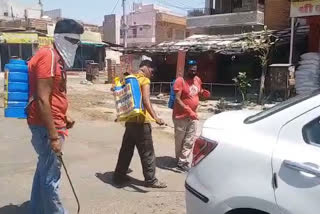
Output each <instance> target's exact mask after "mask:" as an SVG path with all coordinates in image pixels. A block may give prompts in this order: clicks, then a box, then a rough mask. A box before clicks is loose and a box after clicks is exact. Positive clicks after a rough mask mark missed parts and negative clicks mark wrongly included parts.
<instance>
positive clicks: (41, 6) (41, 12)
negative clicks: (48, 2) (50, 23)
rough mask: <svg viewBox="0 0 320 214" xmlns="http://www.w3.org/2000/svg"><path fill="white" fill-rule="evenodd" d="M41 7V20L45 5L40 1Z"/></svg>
mask: <svg viewBox="0 0 320 214" xmlns="http://www.w3.org/2000/svg"><path fill="white" fill-rule="evenodd" d="M39 6H40V10H41V18H42V16H43V3H42V1H41V0H39Z"/></svg>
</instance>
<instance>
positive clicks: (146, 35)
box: [121, 3, 186, 47]
mask: <svg viewBox="0 0 320 214" xmlns="http://www.w3.org/2000/svg"><path fill="white" fill-rule="evenodd" d="M127 25H128V40H127V42H128V47H139V46H152V45H155V44H158V43H161V42H163V41H175V40H180V39H184V38H185V32H186V18H185V17H182V16H178V15H176V14H173V13H171V12H170V10H168V9H166V8H163V7H158V6H156V5H154V4H148V5H143V4H142V3H139V4H134V6H133V12H131V13H130V14H129V15H128V16H127ZM121 42H122V43H123V33H121Z"/></svg>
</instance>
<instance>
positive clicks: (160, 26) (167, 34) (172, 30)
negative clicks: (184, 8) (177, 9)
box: [156, 22, 186, 43]
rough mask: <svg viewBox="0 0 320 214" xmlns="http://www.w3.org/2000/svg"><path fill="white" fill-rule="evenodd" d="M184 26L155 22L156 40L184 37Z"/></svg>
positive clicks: (172, 39)
mask: <svg viewBox="0 0 320 214" xmlns="http://www.w3.org/2000/svg"><path fill="white" fill-rule="evenodd" d="M185 34H186V27H185V26H183V25H177V24H172V23H165V22H157V27H156V42H157V43H161V42H164V41H175V40H182V39H184V38H185Z"/></svg>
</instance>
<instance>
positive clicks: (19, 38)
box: [0, 33, 39, 44]
mask: <svg viewBox="0 0 320 214" xmlns="http://www.w3.org/2000/svg"><path fill="white" fill-rule="evenodd" d="M0 42H1V43H6V44H34V43H39V40H38V34H36V33H2V34H1V35H0Z"/></svg>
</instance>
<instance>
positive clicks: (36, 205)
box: [28, 19, 84, 214]
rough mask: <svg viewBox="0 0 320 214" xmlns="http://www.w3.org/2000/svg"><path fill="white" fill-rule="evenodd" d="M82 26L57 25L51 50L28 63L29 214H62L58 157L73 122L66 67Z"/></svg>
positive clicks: (70, 22) (42, 51) (65, 22)
mask: <svg viewBox="0 0 320 214" xmlns="http://www.w3.org/2000/svg"><path fill="white" fill-rule="evenodd" d="M83 32H84V29H83V27H82V25H80V24H79V23H78V22H76V21H74V20H71V19H63V20H60V21H58V22H57V24H56V28H55V31H54V40H55V42H54V47H53V48H50V47H45V48H42V49H40V50H39V51H38V52H37V53H36V55H35V56H33V57H32V58H31V60H30V61H29V63H28V67H29V85H30V91H29V94H30V99H29V105H28V125H29V127H30V130H31V133H32V140H31V142H32V145H33V147H34V149H35V151H36V153H37V154H38V164H37V169H36V172H35V176H34V180H33V187H32V193H31V201H30V211H31V213H32V214H44V213H45V214H64V213H66V211H65V209H64V207H63V206H62V203H61V200H60V197H59V192H58V191H59V184H60V178H61V170H60V169H61V163H60V161H59V159H58V158H57V154H60V153H61V150H62V144H63V142H64V139H65V136H66V130H67V129H69V128H72V127H73V125H74V121H73V120H72V119H70V118H69V117H68V116H67V109H68V100H67V90H66V80H67V77H66V70H65V69H66V67H72V66H73V62H74V58H75V55H76V51H77V48H78V44H79V43H80V34H82V33H83Z"/></svg>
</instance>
